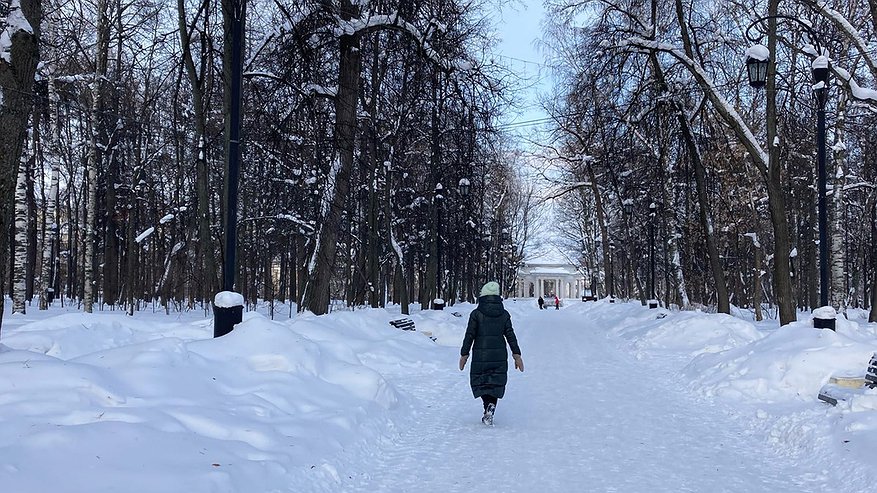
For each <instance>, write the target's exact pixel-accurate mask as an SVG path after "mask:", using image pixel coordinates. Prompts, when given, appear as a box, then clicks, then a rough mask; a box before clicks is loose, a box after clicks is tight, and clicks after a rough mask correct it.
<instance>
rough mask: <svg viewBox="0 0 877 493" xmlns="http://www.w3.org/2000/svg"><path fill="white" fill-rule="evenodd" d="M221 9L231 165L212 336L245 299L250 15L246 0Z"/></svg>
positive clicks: (237, 314) (235, 316)
mask: <svg viewBox="0 0 877 493" xmlns="http://www.w3.org/2000/svg"><path fill="white" fill-rule="evenodd" d="M222 8H223V10H225V11H226V12H225V13H226V14H229V15H228V17H229V18H230V19H231V25H230V26H229V27H230V28H231V29H230V31H231V39H230V40H229V39H226V40H225V42H226V43H229V42H230V43H231V67H230V69H231V70H229V72H228V74H229V76H230V78H231V80H230V81H228V88H229V92H230V94H229V114H228V115H227V117H228V120H227V125H226V131H227V132H228V146H227V148H226V151H227V153H228V157H227V159H228V167H227V169H226V187H225V193H226V207H225V262H224V263H223V266H222V292H220V293H218V294H217V295H216V297H215V298H214V299H213V337H220V336H223V335H225V334H228V333H229V332H231V331H232V329H233V328H234V326H235V324H239V323H240V322H241V320H242V319H243V310H244V306H243V305H244V298H243V296H241V295H240V294H238V293H235V292H234V275H235V272H236V271H237V269H236V265H237V255H236V254H237V216H238V181H239V167H240V160H241V147H240V139H241V86H242V85H243V45H244V21H245V19H246V16H247V0H224V1H223V2H222Z"/></svg>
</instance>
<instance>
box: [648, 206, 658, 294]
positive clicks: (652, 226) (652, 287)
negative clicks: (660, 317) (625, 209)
mask: <svg viewBox="0 0 877 493" xmlns="http://www.w3.org/2000/svg"><path fill="white" fill-rule="evenodd" d="M657 209H658V204H656V203H654V202H652V203H650V204H649V308H650V309H652V308H658V299H657V298H658V297H657V295H656V294H655V220H656V214H655V213H656V211H657Z"/></svg>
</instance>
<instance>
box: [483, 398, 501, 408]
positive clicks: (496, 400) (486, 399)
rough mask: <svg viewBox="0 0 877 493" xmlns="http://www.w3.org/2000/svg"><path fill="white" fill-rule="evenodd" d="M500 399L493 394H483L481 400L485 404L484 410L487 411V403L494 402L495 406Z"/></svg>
mask: <svg viewBox="0 0 877 493" xmlns="http://www.w3.org/2000/svg"><path fill="white" fill-rule="evenodd" d="M498 401H499V399H497V398H496V397H494V396H492V395H482V396H481V402H482V403H483V404H484V410H485V411H487V405H488V404H493V407H496V403H497V402H498Z"/></svg>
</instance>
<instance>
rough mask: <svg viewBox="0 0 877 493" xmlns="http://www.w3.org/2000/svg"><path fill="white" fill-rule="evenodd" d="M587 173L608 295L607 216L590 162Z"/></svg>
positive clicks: (587, 164) (609, 269) (610, 276)
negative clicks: (598, 232)
mask: <svg viewBox="0 0 877 493" xmlns="http://www.w3.org/2000/svg"><path fill="white" fill-rule="evenodd" d="M585 166H586V171H587V173H588V181H589V182H590V183H591V191H592V192H593V194H594V214H596V216H597V225H598V226H599V228H600V242H601V244H602V245H603V248H602V254H603V272H604V273H606V275H605V282H604V289H605V291H606V293H604V294H608V293H609V292H610V291H609V283H611V282H612V272H611V270H612V269H611V268H610V266H611V264H610V260H609V255H611V252H609V231H608V229H607V228H606V216H605V214H604V212H603V198H602V197H601V196H600V187H599V186H597V176H596V175H595V173H594V167H593V166H592V165H591V162H590V161H588V162H587V163H585ZM607 252H608V253H607Z"/></svg>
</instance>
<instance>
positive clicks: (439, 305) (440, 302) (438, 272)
mask: <svg viewBox="0 0 877 493" xmlns="http://www.w3.org/2000/svg"><path fill="white" fill-rule="evenodd" d="M443 190H444V187H443V186H442V184H441V183H436V184H435V209H436V216H435V241H436V249H435V251H436V258H435V298H434V299H433V300H432V308H433V310H443V309H444V308H445V299H444V297H443V296H442V253H443V252H442V250H443V249H442V214H443V212H444V210H443V208H444V205H443V199H444V195H442V192H443Z"/></svg>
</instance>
